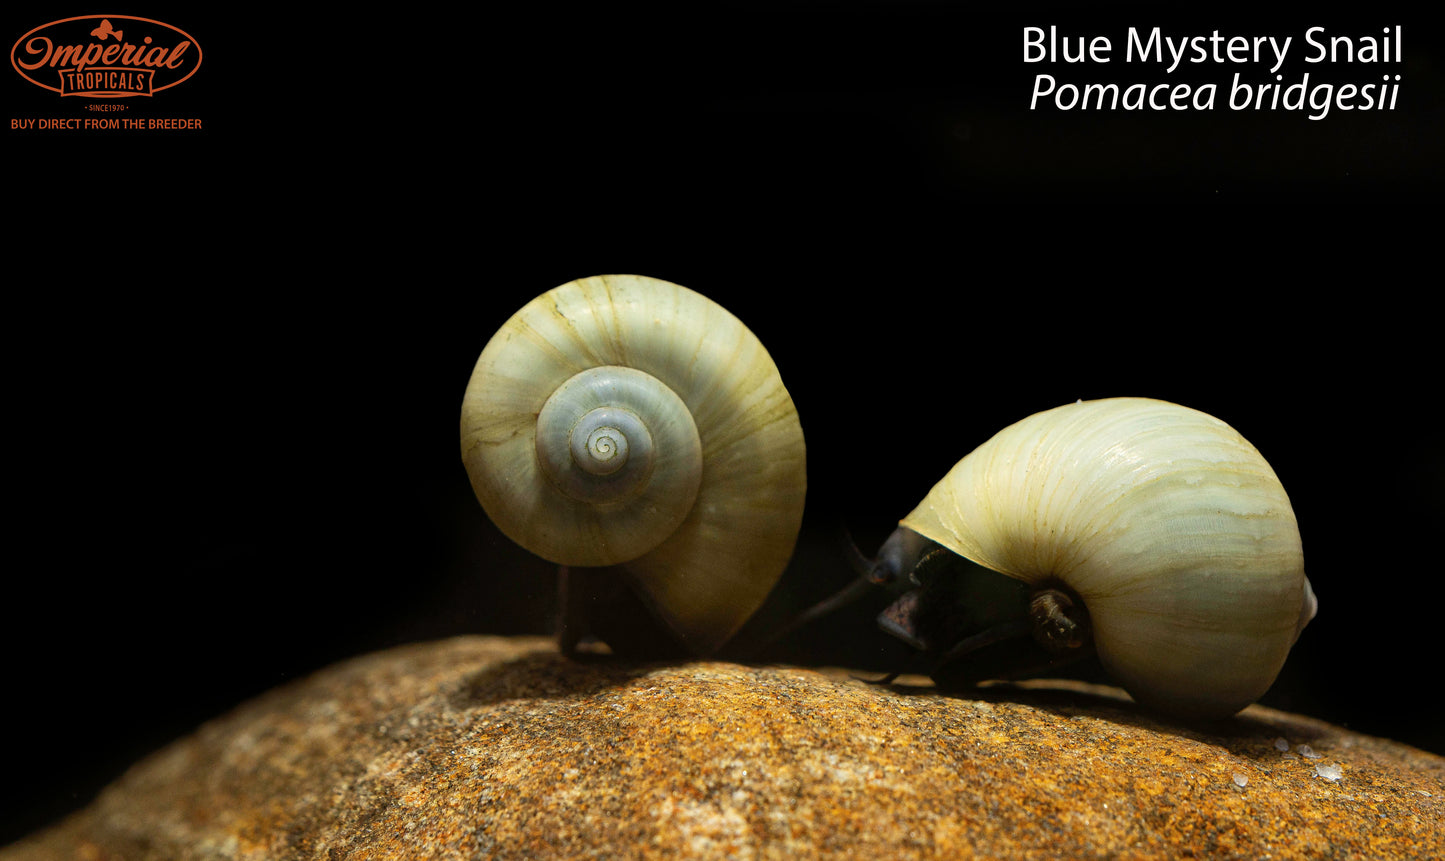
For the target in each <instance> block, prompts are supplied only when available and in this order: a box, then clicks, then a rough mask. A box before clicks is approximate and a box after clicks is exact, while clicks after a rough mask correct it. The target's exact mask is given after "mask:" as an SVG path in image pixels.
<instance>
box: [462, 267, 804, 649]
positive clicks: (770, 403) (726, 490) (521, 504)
mask: <svg viewBox="0 0 1445 861" xmlns="http://www.w3.org/2000/svg"><path fill="white" fill-rule="evenodd" d="M461 425H462V458H463V460H464V462H465V463H466V466H467V472H468V473H469V475H470V477H471V480H472V487H473V489H474V490H475V491H476V494H477V498H478V499H479V500H480V501H481V503H482V507H483V508H484V509H485V510H486V512H487V515H488V516H489V517H491V519H492V520H493V521H494V522H495V523H496V524H497V526H498V528H500V529H501V530H502V532H503V533H505V534H506V535H507V536H508V537H510V538H511V539H512V540H514V541H516V542H517V543H518V544H520V545H522V546H523V547H525V548H527V549H528V550H529V551H531V552H533V553H535V554H537V555H538V556H541V557H543V558H545V559H548V560H550V561H553V562H557V563H559V564H564V565H580V566H604V565H618V564H625V567H626V568H627V570H628V571H629V572H631V574H632V575H633V577H632V579H633V580H634V582H635V585H636V586H637V588H638V590H639V592H640V593H641V594H642V596H643V598H644V599H646V600H647V601H648V603H649V604H650V605H651V606H652V607H653V609H654V610H655V611H656V612H657V614H658V615H659V616H660V617H661V618H662V619H663V620H664V621H665V622H667V623H668V624H669V625H670V626H671V627H672V628H673V629H674V630H675V631H676V632H677V633H678V635H679V636H680V637H681V638H682V639H683V641H684V642H685V643H686V644H687V645H688V646H689V647H690V648H692V649H693V650H694V651H695V652H697V653H699V654H707V653H710V652H712V651H714V650H715V649H716V648H717V647H718V646H720V645H721V644H722V643H723V642H725V641H726V640H727V639H728V638H729V637H731V636H732V634H733V633H735V632H736V630H737V629H738V628H739V627H740V626H741V625H742V623H743V622H744V621H746V620H747V618H748V617H749V616H750V615H752V613H753V612H754V611H755V610H756V609H757V608H758V606H759V605H760V604H761V603H762V602H763V600H764V599H765V598H766V597H767V595H768V593H769V591H771V589H772V587H773V585H774V584H775V583H776V581H777V579H778V577H779V576H780V575H781V573H782V571H783V569H784V567H786V565H787V562H788V559H789V558H790V556H791V555H792V551H793V545H794V542H795V541H796V539H797V534H798V530H799V527H800V525H801V521H802V512H803V499H804V495H805V492H806V480H805V460H806V458H805V452H804V445H803V432H802V427H801V425H800V424H799V421H798V414H797V411H796V410H795V408H794V407H793V401H792V398H791V397H790V396H789V395H788V391H787V389H786V388H784V386H783V382H782V378H781V377H780V375H779V374H778V369H777V367H776V365H774V363H773V360H772V358H771V357H770V356H769V355H768V352H767V350H766V349H764V348H763V345H762V344H761V343H760V342H759V341H758V339H757V338H756V337H755V336H754V335H753V333H752V332H751V331H749V330H748V328H747V327H746V326H744V325H743V323H742V322H741V321H739V320H738V319H737V318H736V317H734V316H733V315H732V314H730V313H728V312H727V311H726V310H725V309H723V308H722V307H721V306H719V305H717V304H716V303H714V302H712V301H711V300H709V299H707V298H706V297H704V296H701V295H700V294H698V293H695V292H693V291H691V290H688V289H687V288H685V287H680V286H678V285H676V284H671V283H669V282H666V281H660V280H657V279H653V278H645V277H640V276H630V275H626V276H601V277H595V278H585V279H582V280H579V281H574V282H571V283H568V284H564V285H562V286H560V287H557V288H556V289H554V290H551V291H549V292H547V293H545V294H543V295H542V296H539V297H537V298H536V299H534V300H533V301H532V302H530V303H529V304H527V305H526V306H525V307H524V308H522V309H521V310H520V311H518V312H517V313H516V314H515V315H513V316H512V318H511V319H510V320H508V321H507V323H506V324H505V325H503V326H502V328H501V329H500V330H499V331H498V332H497V333H496V335H494V336H493V337H492V339H491V341H490V342H489V343H488V344H487V346H486V348H485V349H484V350H483V351H482V355H481V358H480V359H478V361H477V365H476V368H475V370H474V371H473V373H472V378H471V382H470V384H469V385H468V387H467V392H466V396H465V398H464V401H463V406H462V423H461Z"/></svg>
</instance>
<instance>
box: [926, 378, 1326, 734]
mask: <svg viewBox="0 0 1445 861" xmlns="http://www.w3.org/2000/svg"><path fill="white" fill-rule="evenodd" d="M903 525H904V526H906V527H909V528H910V529H913V530H914V531H916V532H918V533H920V534H922V535H924V536H925V537H927V538H930V539H932V540H934V541H937V542H938V543H940V544H942V545H943V546H944V547H947V548H948V549H950V550H952V551H953V552H955V553H958V554H959V555H961V556H964V557H967V558H968V559H971V560H973V561H974V562H977V563H978V564H980V565H983V566H984V567H987V568H990V569H993V570H995V571H999V572H1002V573H1004V574H1007V575H1009V576H1011V577H1016V578H1018V579H1020V580H1024V581H1026V582H1029V583H1031V584H1039V583H1043V582H1046V581H1050V580H1057V581H1060V582H1062V583H1064V584H1066V585H1067V586H1068V587H1069V588H1071V589H1072V590H1074V591H1075V592H1076V593H1077V594H1078V595H1079V596H1080V597H1081V598H1082V599H1083V601H1084V604H1085V606H1086V607H1087V608H1088V611H1089V614H1090V619H1091V622H1092V624H1093V628H1094V639H1095V643H1096V647H1097V649H1098V653H1099V657H1100V659H1101V660H1102V662H1103V664H1104V666H1105V668H1106V669H1107V670H1108V671H1109V672H1110V673H1111V674H1112V675H1113V677H1114V678H1115V679H1117V680H1118V681H1119V683H1120V684H1122V685H1123V686H1124V688H1125V689H1126V690H1128V691H1129V692H1130V693H1131V694H1132V695H1133V696H1134V697H1135V698H1136V699H1138V700H1140V701H1141V702H1143V703H1145V704H1147V705H1150V706H1153V707H1155V708H1158V709H1161V710H1163V711H1168V712H1173V713H1177V714H1185V715H1191V716H1197V717H1211V716H1223V715H1228V714H1233V713H1234V712H1236V711H1238V710H1239V709H1241V708H1243V707H1244V706H1245V705H1247V704H1249V703H1250V702H1253V701H1254V700H1255V699H1256V698H1258V697H1259V696H1260V695H1261V694H1263V693H1264V692H1265V690H1266V689H1268V688H1269V686H1270V684H1272V683H1273V681H1274V679H1275V676H1276V675H1277V674H1278V673H1279V670H1280V667H1281V666H1282V665H1283V664H1284V660H1285V656H1286V654H1287V653H1288V652H1289V649H1290V646H1291V645H1292V644H1293V643H1294V641H1295V638H1296V636H1297V635H1298V633H1299V630H1300V629H1301V628H1302V627H1303V626H1304V623H1305V622H1307V621H1309V617H1310V616H1312V615H1313V613H1314V596H1313V593H1312V592H1311V591H1310V590H1309V584H1308V581H1307V580H1306V579H1305V573H1304V557H1303V553H1302V551H1301V547H1300V535H1299V528H1298V526H1297V524H1296V521H1295V515H1294V511H1293V509H1292V508H1291V507H1290V502H1289V498H1288V497H1287V496H1286V495H1285V491H1284V488H1283V487H1282V486H1281V485H1280V482H1279V479H1278V478H1277V477H1276V476H1275V473H1274V470H1273V469H1271V468H1270V466H1269V464H1268V463H1266V462H1265V460H1264V458H1263V457H1262V456H1261V455H1260V453H1259V452H1258V451H1256V450H1255V448H1254V446H1252V445H1250V444H1249V443H1248V442H1247V441H1246V440H1245V439H1244V438H1243V437H1242V436H1240V435H1239V434H1238V433H1237V432H1235V430H1234V429H1233V428H1231V427H1230V426H1229V425H1227V424H1225V423H1224V422H1222V421H1220V420H1218V419H1216V418H1213V417H1212V416H1209V415H1206V414H1204V413H1201V412H1197V411H1195V410H1192V409H1188V408H1186V407H1182V406H1179V405H1177V404H1171V403H1166V402H1163V401H1155V400H1147V399H1142V398H1116V399H1110V400H1100V401H1090V402H1081V403H1076V404H1069V405H1067V406H1062V407H1058V408H1057V409H1052V410H1048V411H1047V412H1042V413H1038V414H1036V415H1033V416H1030V417H1029V418H1026V419H1024V420H1023V421H1020V422H1018V423H1016V424H1014V425H1011V426H1010V427H1008V428H1005V429H1004V430H1003V431H1001V432H999V433H998V434H997V435H996V436H994V437H993V438H992V439H990V440H989V441H988V442H986V443H984V444H983V445H981V446H979V447H978V448H977V449H976V450H975V451H974V452H973V453H971V454H969V455H968V456H967V457H965V458H964V459H963V460H962V461H960V462H959V463H958V464H957V465H956V466H955V467H954V468H953V470H952V471H950V472H949V473H948V475H947V476H946V477H945V478H944V479H943V481H941V482H939V483H938V485H937V486H936V487H934V489H933V490H932V491H931V492H930V493H929V494H928V496H927V498H926V499H924V501H923V503H922V504H921V505H919V506H918V508H917V509H916V510H915V511H913V513H912V514H910V515H908V517H907V518H906V519H904V520H903Z"/></svg>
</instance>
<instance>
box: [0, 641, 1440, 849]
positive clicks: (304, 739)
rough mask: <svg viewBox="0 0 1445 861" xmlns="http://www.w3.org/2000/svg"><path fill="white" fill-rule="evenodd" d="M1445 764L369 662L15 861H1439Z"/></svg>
mask: <svg viewBox="0 0 1445 861" xmlns="http://www.w3.org/2000/svg"><path fill="white" fill-rule="evenodd" d="M1442 819H1445V759H1441V758H1440V757H1437V756H1434V755H1431V754H1428V753H1424V752H1422V751H1418V750H1415V749H1413V748H1410V747H1406V746H1403V745H1399V744H1396V743H1393V742H1390V741H1385V740H1382V739H1377V738H1371V737H1368V736H1361V735H1356V734H1353V733H1350V732H1347V731H1345V730H1342V729H1340V728H1338V727H1334V726H1331V725H1328V724H1324V723H1321V722H1318V721H1314V720H1310V719H1307V718H1302V717H1297V716H1293V715H1288V714H1284V713H1281V712H1277V711H1272V710H1269V709H1264V708H1260V707H1257V706H1255V707H1251V708H1250V709H1248V710H1246V711H1245V712H1244V713H1243V714H1242V715H1241V716H1239V717H1237V718H1234V719H1232V720H1229V721H1226V722H1223V723H1220V724H1215V725H1212V726H1210V727H1207V728H1198V727H1181V726H1179V725H1176V724H1170V723H1165V722H1161V721H1158V720H1156V719H1155V718H1153V717H1151V716H1150V715H1148V714H1145V713H1143V712H1140V711H1139V710H1137V709H1136V708H1135V707H1134V706H1133V705H1132V704H1131V703H1129V702H1127V701H1126V700H1123V699H1121V698H1119V697H1118V696H1116V695H1114V694H1112V693H1111V692H1110V691H1108V689H1100V688H1091V687H1086V686H1081V685H1069V684H1066V683H1054V684H1049V685H1033V686H1029V687H1013V686H1011V687H1002V688H994V689H990V690H988V691H984V692H982V693H975V694H974V695H973V696H971V697H969V698H964V697H950V696H939V695H936V694H934V693H931V692H928V691H919V690H904V689H900V688H895V689H887V688H877V687H871V686H868V685H866V684H863V683H860V682H858V681H855V680H851V679H849V678H848V676H847V675H846V674H844V673H822V672H815V671H811V670H799V669H786V668H773V667H743V666H737V665H733V664H722V663H693V664H686V665H678V666H639V665H623V664H617V663H613V662H610V661H593V662H588V663H576V662H571V661H568V660H565V659H563V658H562V657H560V656H559V655H557V654H556V652H555V650H553V649H552V647H551V646H550V644H549V643H547V642H546V641H542V640H537V639H530V638H529V639H513V640H507V639H498V638H485V637H474V638H464V639H456V640H449V641H444V642H438V643H431V644H423V645H417V646H410V647H406V648H401V649H396V650H393V651H391V652H387V653H382V654H376V655H369V656H366V657H362V658H359V659H356V660H354V661H351V662H348V663H346V664H343V665H340V666H337V667H333V668H331V669H328V670H326V671H324V672H322V673H320V674H318V675H316V676H314V677H312V678H310V679H306V680H303V681H300V682H298V683H295V684H292V685H289V686H287V687H284V688H281V689H278V690H276V691H274V692H272V693H271V694H268V695H267V696H265V697H262V698H260V699H258V700H256V701H254V702H252V703H249V704H247V705H245V706H243V707H242V708H240V709H237V710H236V711H235V712H233V713H232V714H230V715H228V716H226V717H224V718H222V719H219V720H217V721H215V722H213V723H211V724H208V725H206V726H205V727H203V728H201V729H200V730H199V731H198V732H197V733H196V734H195V735H193V736H192V737H190V738H187V739H184V740H182V741H180V742H177V743H176V744H174V745H172V746H171V747H169V748H167V749H165V750H163V751H161V752H159V753H157V754H156V755H155V756H153V757H151V758H149V759H147V760H146V761H144V762H142V763H140V764H139V765H137V766H136V767H135V768H133V769H132V770H131V771H130V772H129V773H127V774H126V775H125V776H124V777H123V778H122V779H121V780H119V781H117V782H116V784H115V785H113V786H112V787H111V788H110V789H108V790H107V791H106V792H105V793H104V794H103V795H102V796H101V797H100V798H99V799H98V800H97V801H96V803H95V804H93V805H92V806H91V807H90V808H89V809H87V810H85V811H83V812H81V813H79V814H77V815H75V816H74V817H71V818H70V819H68V820H66V821H65V822H63V823H61V824H60V825H58V826H56V827H55V828H52V829H50V830H48V831H46V832H42V833H40V834H37V835H34V836H32V837H31V838H29V839H27V840H25V841H22V842H21V843H19V844H15V845H12V846H10V847H7V848H6V849H4V850H0V859H3V861H21V859H26V861H30V859H52V858H55V859H59V858H65V859H74V858H80V859H118V858H124V859H126V861H139V859H191V858H196V859H202V858H204V859H220V858H225V859H313V858H314V859H340V858H348V859H363V858H365V859H380V858H618V857H622V858H626V857H643V858H651V857H656V858H664V857H676V856H677V855H678V854H682V855H686V856H690V857H729V858H808V857H870V856H872V857H877V858H910V857H938V856H941V857H950V858H955V857H961V858H967V857H972V856H974V855H977V856H980V857H1069V858H1098V857H1122V858H1155V857H1157V858H1176V857H1181V856H1184V857H1240V858H1441V857H1445V825H1442Z"/></svg>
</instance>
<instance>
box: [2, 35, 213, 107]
mask: <svg viewBox="0 0 1445 861" xmlns="http://www.w3.org/2000/svg"><path fill="white" fill-rule="evenodd" d="M112 19H114V20H124V21H141V22H144V23H146V24H155V25H156V26H157V27H164V28H165V29H167V30H169V31H171V32H172V33H176V34H178V35H180V36H181V37H182V38H183V39H184V40H185V41H186V42H188V43H190V45H191V46H192V47H193V48H195V50H196V64H195V66H194V67H192V68H191V70H190V71H189V72H187V73H186V75H185V77H182V78H180V79H178V80H175V81H171V82H170V83H168V84H166V85H164V86H160V87H156V88H155V89H153V90H151V91H150V93H148V94H147V95H152V96H153V95H155V94H156V93H159V92H161V91H163V90H169V89H170V88H171V87H174V86H176V85H178V84H183V83H185V82H186V81H189V80H190V79H191V76H192V75H194V74H195V73H196V72H197V71H198V70H199V69H200V68H201V62H202V60H204V59H205V52H204V51H202V50H201V43H200V42H198V41H196V39H195V37H194V36H192V35H191V34H190V33H187V32H186V31H185V30H182V29H181V28H180V27H177V26H175V25H173V24H167V23H166V22H164V21H157V20H155V19H154V18H142V17H140V16H139V15H76V16H75V17H73V18H61V19H59V20H56V21H51V22H49V23H46V24H41V25H40V26H39V27H36V28H34V29H32V30H31V31H30V32H28V33H26V34H25V35H23V36H21V37H20V38H19V39H16V40H15V44H14V45H12V46H10V67H11V68H13V69H14V70H15V71H16V73H17V74H19V75H20V77H22V78H24V79H25V80H27V81H29V82H30V83H32V84H34V85H35V86H37V87H40V88H41V89H43V90H50V91H51V92H53V93H59V94H60V95H62V96H64V95H65V93H64V92H63V91H61V89H60V88H59V87H52V86H51V85H49V84H45V83H42V82H40V81H37V80H35V79H34V78H32V77H30V75H28V74H26V72H25V70H24V69H22V68H20V63H19V51H20V46H21V45H22V44H24V43H25V41H26V40H27V39H29V38H30V37H32V36H34V35H35V34H36V33H39V32H41V31H42V30H45V29H46V28H48V27H55V26H57V25H60V24H69V23H70V22H72V21H104V20H112ZM137 95H142V94H141V93H123V94H116V95H90V96H89V98H95V99H124V98H130V97H131V96H137Z"/></svg>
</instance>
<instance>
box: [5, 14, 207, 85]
mask: <svg viewBox="0 0 1445 861" xmlns="http://www.w3.org/2000/svg"><path fill="white" fill-rule="evenodd" d="M10 65H12V66H14V67H15V71H17V72H19V73H20V76H21V77H23V78H25V80H27V81H29V82H30V83H32V84H34V85H35V86H37V87H42V88H44V89H47V90H52V91H54V92H57V93H59V94H60V95H62V96H87V97H89V98H93V99H124V98H129V97H131V96H153V95H155V94H156V93H159V92H160V91H161V90H168V89H170V88H171V87H174V86H175V85H176V84H179V83H182V82H183V81H185V80H186V79H187V78H189V77H190V76H191V75H194V74H195V73H196V70H197V69H199V68H200V67H201V46H200V45H198V44H196V40H195V39H193V38H191V36H190V35H189V34H187V33H186V32H184V31H183V30H180V29H177V28H175V27H172V26H171V25H169V24H163V23H161V22H160V21H152V20H151V19H149V18H136V17H134V16H131V15H88V16H85V17H81V18H66V19H64V20H62V21H52V22H50V23H49V24H43V25H41V26H39V27H36V28H35V29H34V30H31V31H30V32H29V33H26V34H25V35H24V36H21V37H20V40H19V41H17V42H16V43H15V46H14V47H13V48H11V49H10Z"/></svg>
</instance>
